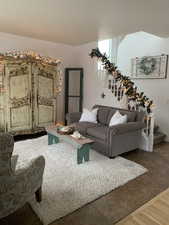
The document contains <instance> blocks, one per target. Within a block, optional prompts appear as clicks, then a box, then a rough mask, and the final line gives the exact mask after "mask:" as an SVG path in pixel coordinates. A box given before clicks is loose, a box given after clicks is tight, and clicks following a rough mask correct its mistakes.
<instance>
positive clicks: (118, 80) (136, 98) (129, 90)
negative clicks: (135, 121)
mask: <svg viewBox="0 0 169 225" xmlns="http://www.w3.org/2000/svg"><path fill="white" fill-rule="evenodd" d="M89 55H90V57H91V58H93V57H96V58H97V59H98V60H101V62H102V65H103V68H104V69H105V70H106V71H107V74H108V75H112V77H111V79H109V81H108V82H109V83H108V88H109V89H110V90H111V91H112V93H113V94H114V95H115V97H117V99H118V101H120V100H121V99H122V98H123V96H124V94H125V95H126V96H127V97H128V109H129V110H140V109H144V110H145V111H146V112H147V113H148V114H150V113H151V112H152V107H153V101H152V100H150V99H149V98H148V97H147V96H146V95H144V92H138V88H137V86H136V85H135V83H134V82H133V81H131V80H130V78H129V77H127V76H124V75H122V74H121V72H120V71H119V70H118V68H117V66H115V64H114V63H111V62H110V60H109V59H108V58H107V56H106V54H105V53H104V54H102V53H101V52H100V50H99V49H98V48H95V49H92V51H91V53H90V54H89Z"/></svg>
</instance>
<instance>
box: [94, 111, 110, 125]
mask: <svg viewBox="0 0 169 225" xmlns="http://www.w3.org/2000/svg"><path fill="white" fill-rule="evenodd" d="M109 113H110V109H106V108H101V107H100V108H99V109H98V111H97V120H98V122H99V123H101V124H103V125H108V117H109Z"/></svg>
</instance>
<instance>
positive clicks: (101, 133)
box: [66, 105, 146, 158]
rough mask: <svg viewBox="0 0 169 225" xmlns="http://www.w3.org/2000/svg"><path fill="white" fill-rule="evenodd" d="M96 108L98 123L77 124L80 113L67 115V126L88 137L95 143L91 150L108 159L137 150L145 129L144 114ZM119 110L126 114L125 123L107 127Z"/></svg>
mask: <svg viewBox="0 0 169 225" xmlns="http://www.w3.org/2000/svg"><path fill="white" fill-rule="evenodd" d="M93 108H98V112H97V121H98V123H97V124H96V123H91V122H79V119H80V117H81V113H80V112H74V113H68V114H67V115H66V120H67V123H68V125H70V124H74V125H75V127H76V130H78V131H79V132H80V133H81V134H82V135H84V136H86V137H90V138H91V139H93V140H94V141H95V142H94V143H93V146H92V148H93V149H95V150H96V151H98V152H100V153H101V154H104V155H106V156H108V157H110V158H113V157H115V156H117V155H120V154H122V153H124V152H128V151H131V150H134V149H137V148H139V143H140V138H141V133H142V129H143V128H145V126H146V125H145V123H144V122H143V119H144V115H145V114H144V112H138V111H128V110H125V109H120V108H113V107H109V106H102V105H95V106H94V107H93ZM116 110H119V112H120V113H121V114H122V115H124V114H127V123H125V124H119V125H115V126H111V127H109V122H110V119H111V117H112V115H113V114H114V113H115V112H116Z"/></svg>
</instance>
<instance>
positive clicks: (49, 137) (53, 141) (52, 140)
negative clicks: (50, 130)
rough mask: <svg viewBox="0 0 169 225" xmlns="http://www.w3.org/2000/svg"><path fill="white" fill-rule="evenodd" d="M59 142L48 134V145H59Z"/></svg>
mask: <svg viewBox="0 0 169 225" xmlns="http://www.w3.org/2000/svg"><path fill="white" fill-rule="evenodd" d="M58 142H59V138H58V137H56V136H54V135H52V134H48V145H52V144H57V143H58Z"/></svg>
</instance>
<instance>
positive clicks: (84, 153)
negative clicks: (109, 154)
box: [77, 144, 90, 164]
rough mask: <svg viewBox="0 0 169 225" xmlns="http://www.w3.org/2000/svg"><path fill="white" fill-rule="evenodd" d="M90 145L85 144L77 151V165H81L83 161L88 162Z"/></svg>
mask: <svg viewBox="0 0 169 225" xmlns="http://www.w3.org/2000/svg"><path fill="white" fill-rule="evenodd" d="M89 151H90V145H89V144H85V145H83V146H82V147H81V148H78V149H77V164H81V163H82V162H83V159H84V161H85V162H87V161H89Z"/></svg>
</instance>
